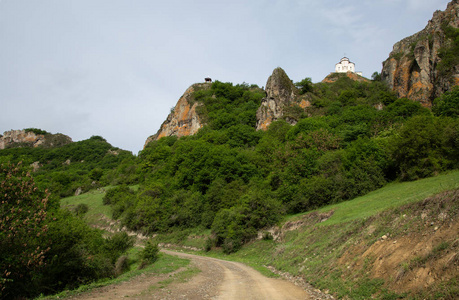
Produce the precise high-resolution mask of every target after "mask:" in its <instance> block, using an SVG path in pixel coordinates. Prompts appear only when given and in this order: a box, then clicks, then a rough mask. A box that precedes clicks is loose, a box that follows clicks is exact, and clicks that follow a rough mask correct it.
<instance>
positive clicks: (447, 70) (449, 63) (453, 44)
mask: <svg viewBox="0 0 459 300" xmlns="http://www.w3.org/2000/svg"><path fill="white" fill-rule="evenodd" d="M442 29H443V32H444V33H445V36H446V38H448V39H449V43H447V44H446V45H445V46H443V47H442V48H440V50H439V53H438V56H439V57H440V58H441V61H440V62H439V63H438V66H437V69H438V71H439V73H440V75H441V76H449V77H450V78H451V79H453V77H452V75H453V70H454V68H455V67H456V66H457V65H458V64H459V56H458V55H457V53H459V28H454V27H452V26H449V25H447V23H444V24H442Z"/></svg>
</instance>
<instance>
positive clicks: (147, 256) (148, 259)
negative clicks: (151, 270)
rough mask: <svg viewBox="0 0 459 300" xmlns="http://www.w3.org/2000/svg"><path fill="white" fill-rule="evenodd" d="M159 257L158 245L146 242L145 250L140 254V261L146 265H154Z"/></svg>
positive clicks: (149, 241)
mask: <svg viewBox="0 0 459 300" xmlns="http://www.w3.org/2000/svg"><path fill="white" fill-rule="evenodd" d="M158 257H159V247H158V244H155V243H153V242H152V241H151V240H148V241H147V242H146V243H145V248H143V250H142V251H141V252H140V259H141V260H142V261H143V262H145V263H148V264H152V263H154V262H155V261H156V260H158Z"/></svg>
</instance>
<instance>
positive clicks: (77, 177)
mask: <svg viewBox="0 0 459 300" xmlns="http://www.w3.org/2000/svg"><path fill="white" fill-rule="evenodd" d="M2 161H3V162H12V163H18V162H20V161H21V162H22V163H23V164H24V165H31V164H33V163H34V162H37V164H38V165H39V168H38V169H37V170H36V171H35V172H34V178H35V181H36V182H37V185H38V186H40V187H42V188H46V189H48V190H49V191H50V192H51V193H52V194H53V195H57V196H60V197H66V196H70V195H73V194H74V193H75V191H76V190H77V189H78V188H81V190H82V191H88V190H90V189H91V188H95V187H99V186H105V185H108V184H120V183H126V184H132V183H135V182H136V181H137V175H136V167H135V157H134V156H133V155H132V153H131V152H129V151H124V150H120V149H117V148H114V147H112V146H111V145H110V144H109V143H107V142H106V141H105V140H104V139H103V138H102V137H100V136H93V137H91V138H90V139H87V140H84V141H81V142H75V143H70V144H67V145H64V146H60V147H53V148H44V147H37V148H30V147H22V148H10V149H4V150H1V151H0V162H2Z"/></svg>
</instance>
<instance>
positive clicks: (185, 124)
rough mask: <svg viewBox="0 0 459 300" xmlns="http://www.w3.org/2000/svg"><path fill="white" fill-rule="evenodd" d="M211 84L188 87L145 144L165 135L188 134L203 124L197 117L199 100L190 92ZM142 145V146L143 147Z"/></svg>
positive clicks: (179, 135) (191, 133)
mask: <svg viewBox="0 0 459 300" xmlns="http://www.w3.org/2000/svg"><path fill="white" fill-rule="evenodd" d="M210 86H211V84H209V83H201V84H194V85H192V86H191V87H189V88H188V89H187V90H186V91H185V93H184V94H183V95H182V97H180V99H179V100H178V102H177V104H176V105H175V107H174V109H173V111H171V113H170V114H169V115H168V116H167V119H166V120H165V121H164V122H163V124H162V125H161V127H160V129H159V130H158V132H157V133H156V134H154V135H152V136H150V137H148V138H147V140H146V141H145V146H147V145H148V143H150V142H151V141H156V140H159V139H160V138H162V137H165V136H173V135H174V136H177V137H182V136H188V135H193V134H195V133H197V132H198V130H199V129H201V128H202V126H204V124H203V122H202V121H201V119H200V118H199V116H198V114H197V112H196V108H197V107H198V106H200V105H202V104H201V103H199V102H194V101H193V99H192V94H193V93H194V92H195V91H196V90H197V89H207V88H209V87H210ZM145 146H144V148H145Z"/></svg>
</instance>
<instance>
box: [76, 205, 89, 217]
mask: <svg viewBox="0 0 459 300" xmlns="http://www.w3.org/2000/svg"><path fill="white" fill-rule="evenodd" d="M88 210H89V206H88V205H87V204H84V203H80V204H78V205H77V206H76V207H75V209H74V212H75V214H76V215H77V216H82V215H84V214H85V213H87V212H88Z"/></svg>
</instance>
